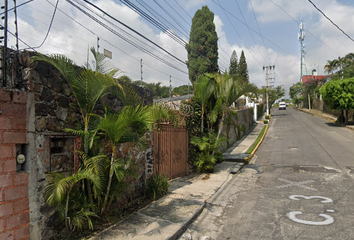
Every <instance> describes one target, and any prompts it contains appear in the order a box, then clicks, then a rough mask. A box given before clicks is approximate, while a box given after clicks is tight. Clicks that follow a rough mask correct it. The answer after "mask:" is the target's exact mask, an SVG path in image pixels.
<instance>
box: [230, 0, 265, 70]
mask: <svg viewBox="0 0 354 240" xmlns="http://www.w3.org/2000/svg"><path fill="white" fill-rule="evenodd" d="M235 1H237V0H235ZM248 1H249V2H250V5H251V8H252V12H253V17H254V19H255V20H256V24H257V28H258V31H259V34H260V35H261V39H262V42H263V45H264V48H265V51H266V53H267V56H268V61H269V64H270V62H271V61H270V57H269V53H268V51H267V46H266V44H265V42H264V38H263V34H262V31H261V29H260V27H259V24H258V20H257V17H256V13H255V12H254V9H253V4H252V0H248Z"/></svg>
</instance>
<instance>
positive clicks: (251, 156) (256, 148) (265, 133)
mask: <svg viewBox="0 0 354 240" xmlns="http://www.w3.org/2000/svg"><path fill="white" fill-rule="evenodd" d="M268 128H269V125H268V124H267V125H266V129H265V131H264V134H263V136H262V138H261V140H260V141H259V143H258V144H257V146H256V147H255V148H254V149H253V151H252V152H251V154H250V155H249V156H248V157H247V158H246V159H245V161H246V162H247V163H249V162H250V161H251V160H252V158H253V155H254V154H255V153H256V151H257V150H258V148H259V146H260V145H261V144H262V142H263V140H264V138H265V136H266V135H267V132H268Z"/></svg>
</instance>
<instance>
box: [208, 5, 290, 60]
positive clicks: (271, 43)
mask: <svg viewBox="0 0 354 240" xmlns="http://www.w3.org/2000/svg"><path fill="white" fill-rule="evenodd" d="M212 2H214V3H215V4H217V5H218V6H219V7H220V8H221V9H223V10H225V11H226V12H227V13H228V14H230V16H232V17H233V18H235V19H236V20H237V21H239V22H240V23H242V24H243V25H246V24H245V23H244V22H243V21H241V20H240V19H239V18H238V17H236V16H235V15H234V14H232V13H231V12H230V11H228V10H227V9H225V8H224V7H223V6H222V5H221V4H218V3H216V2H215V0H212ZM250 30H252V31H253V32H255V33H256V34H258V35H260V34H259V33H258V32H257V31H256V30H254V29H253V28H251V27H250ZM263 37H264V36H263ZM264 39H265V40H267V41H268V42H270V43H271V44H273V45H274V46H276V47H277V48H279V49H280V50H282V51H283V52H285V53H287V54H289V55H291V54H290V53H289V52H288V51H287V50H285V49H284V48H282V47H280V46H279V45H278V44H276V43H274V42H273V41H271V40H270V39H268V38H266V37H264Z"/></svg>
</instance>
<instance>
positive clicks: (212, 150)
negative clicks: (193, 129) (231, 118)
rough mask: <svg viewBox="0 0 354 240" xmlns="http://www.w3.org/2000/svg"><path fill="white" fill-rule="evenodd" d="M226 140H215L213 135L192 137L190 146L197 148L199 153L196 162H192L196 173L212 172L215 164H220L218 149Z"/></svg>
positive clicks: (215, 136) (220, 156)
mask: <svg viewBox="0 0 354 240" xmlns="http://www.w3.org/2000/svg"><path fill="white" fill-rule="evenodd" d="M226 140H227V139H226V138H219V139H218V138H217V135H216V134H214V133H209V134H205V135H204V136H203V137H201V138H198V137H195V136H194V137H192V139H191V144H193V145H194V146H196V147H198V149H199V153H198V155H197V158H196V160H195V161H194V166H195V167H196V170H197V172H199V173H200V172H213V171H214V169H215V164H216V163H217V162H221V160H220V159H221V158H222V154H221V153H220V151H219V148H220V146H221V144H222V142H223V141H226Z"/></svg>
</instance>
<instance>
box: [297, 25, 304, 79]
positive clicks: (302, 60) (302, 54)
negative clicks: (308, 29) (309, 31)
mask: <svg viewBox="0 0 354 240" xmlns="http://www.w3.org/2000/svg"><path fill="white" fill-rule="evenodd" d="M305 36H306V34H305V24H304V23H303V22H301V23H300V32H299V34H298V37H299V41H300V48H301V50H300V55H301V57H300V82H302V75H303V70H302V67H303V65H304V62H305V54H306V52H305V44H304V40H305Z"/></svg>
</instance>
